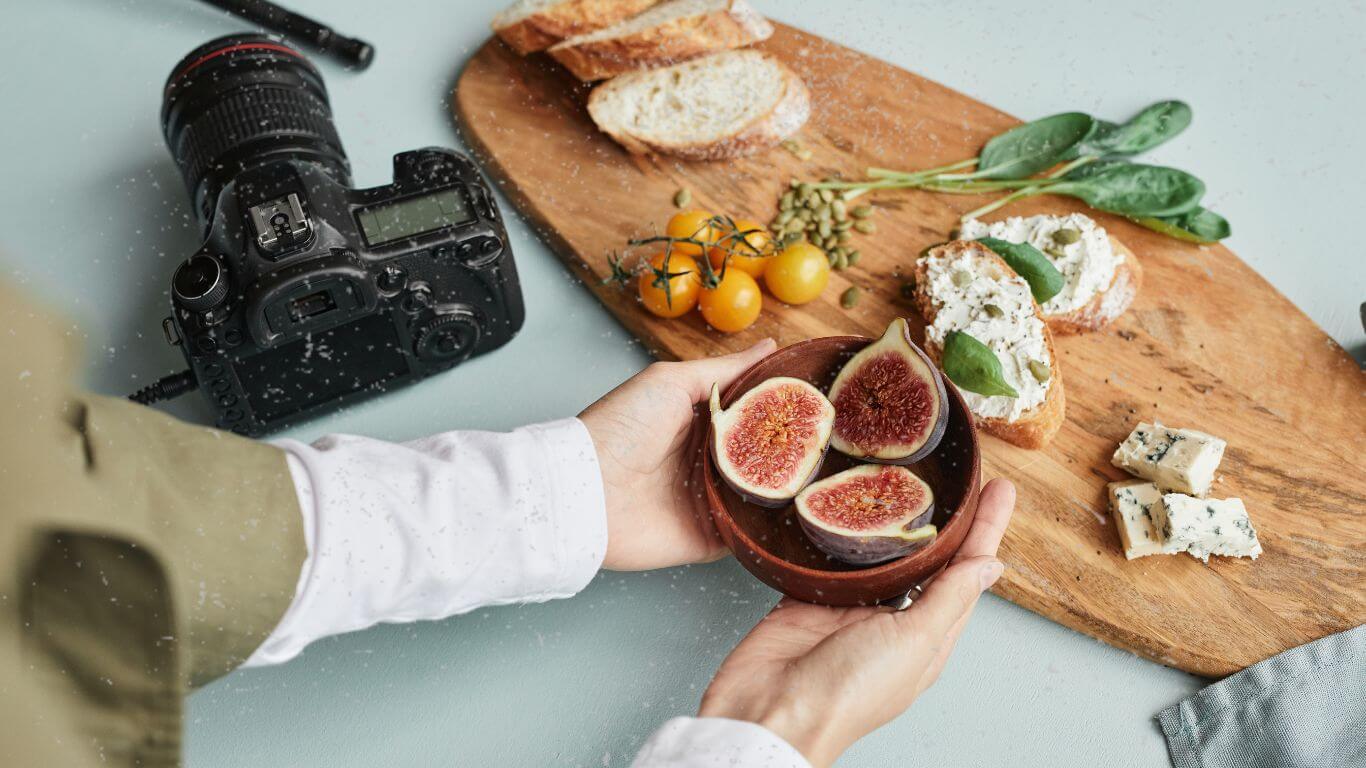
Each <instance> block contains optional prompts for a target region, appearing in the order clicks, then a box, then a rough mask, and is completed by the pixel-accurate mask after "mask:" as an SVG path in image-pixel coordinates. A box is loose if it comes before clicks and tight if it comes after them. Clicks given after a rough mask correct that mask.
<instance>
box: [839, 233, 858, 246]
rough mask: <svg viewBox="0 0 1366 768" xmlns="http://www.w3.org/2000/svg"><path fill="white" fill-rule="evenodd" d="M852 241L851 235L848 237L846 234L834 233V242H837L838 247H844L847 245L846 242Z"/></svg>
mask: <svg viewBox="0 0 1366 768" xmlns="http://www.w3.org/2000/svg"><path fill="white" fill-rule="evenodd" d="M853 239H854V237H853V235H850V234H849V233H848V232H836V233H835V240H836V241H837V242H839V244H840V245H844V244H845V243H847V242H849V241H850V240H853Z"/></svg>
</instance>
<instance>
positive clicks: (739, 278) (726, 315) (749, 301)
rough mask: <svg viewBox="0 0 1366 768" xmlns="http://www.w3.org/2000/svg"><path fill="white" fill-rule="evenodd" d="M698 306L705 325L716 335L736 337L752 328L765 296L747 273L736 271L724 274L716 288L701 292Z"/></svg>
mask: <svg viewBox="0 0 1366 768" xmlns="http://www.w3.org/2000/svg"><path fill="white" fill-rule="evenodd" d="M698 305H699V306H700V307H701V308H702V317H704V318H706V321H707V325H710V326H711V327H713V328H715V329H716V330H718V331H724V332H726V333H735V332H736V331H743V330H744V329H746V328H748V327H750V326H751V325H754V321H755V320H757V319H759V310H761V309H763V306H764V295H763V293H762V292H761V291H760V290H759V284H758V283H756V282H754V278H752V277H750V276H749V274H748V273H746V272H741V271H740V270H738V269H728V270H726V276H725V277H724V278H723V279H722V280H721V282H720V284H719V285H717V286H716V287H715V288H711V289H707V290H704V291H702V296H701V298H699V299H698Z"/></svg>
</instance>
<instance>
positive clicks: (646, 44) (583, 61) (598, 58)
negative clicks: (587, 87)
mask: <svg viewBox="0 0 1366 768" xmlns="http://www.w3.org/2000/svg"><path fill="white" fill-rule="evenodd" d="M772 34H773V25H771V24H769V23H768V21H767V20H765V19H764V17H763V16H760V15H759V12H758V11H756V10H754V8H753V7H752V6H750V5H749V3H747V2H745V0H668V2H665V3H661V4H659V5H656V6H654V7H653V8H650V9H649V10H647V11H645V12H644V13H642V14H640V15H639V16H636V17H634V18H632V19H628V20H626V21H623V22H621V23H619V24H615V25H613V26H610V27H606V28H604V29H599V30H597V31H595V32H590V33H588V34H586V35H579V36H577V37H571V38H569V39H568V40H565V41H564V42H561V43H559V44H557V45H554V46H551V48H550V55H551V56H554V57H555V59H556V60H557V61H559V62H560V63H561V64H563V65H564V66H566V67H568V68H569V71H570V72H573V73H574V75H575V76H576V77H578V78H579V79H580V80H585V81H588V80H602V79H604V78H608V77H615V76H616V75H620V74H622V73H624V72H630V71H632V70H637V69H650V68H653V67H661V66H665V65H668V64H674V63H677V62H680V61H686V60H688V59H693V58H696V57H698V56H702V55H705V54H708V53H713V52H715V51H722V50H726V49H728V48H740V47H743V46H746V45H749V44H751V43H757V42H759V41H761V40H767V39H768V37H769V36H770V35H772Z"/></svg>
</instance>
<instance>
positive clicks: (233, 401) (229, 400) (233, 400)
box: [218, 395, 237, 408]
mask: <svg viewBox="0 0 1366 768" xmlns="http://www.w3.org/2000/svg"><path fill="white" fill-rule="evenodd" d="M218 404H219V405H221V406H223V407H224V408H227V407H229V406H233V405H237V396H236V395H223V396H222V397H220V398H218Z"/></svg>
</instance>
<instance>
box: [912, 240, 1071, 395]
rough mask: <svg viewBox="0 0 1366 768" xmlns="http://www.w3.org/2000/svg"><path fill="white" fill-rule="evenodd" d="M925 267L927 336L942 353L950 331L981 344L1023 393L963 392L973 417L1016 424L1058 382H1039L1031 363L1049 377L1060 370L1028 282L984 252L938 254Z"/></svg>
mask: <svg viewBox="0 0 1366 768" xmlns="http://www.w3.org/2000/svg"><path fill="white" fill-rule="evenodd" d="M925 266H926V276H925V279H926V280H927V281H929V285H928V286H927V287H926V293H927V294H928V296H929V298H930V302H931V303H932V304H933V305H934V307H935V312H936V314H935V318H934V322H933V323H932V324H930V326H929V327H928V328H926V330H925V334H926V336H927V337H928V338H929V340H930V341H931V342H933V343H934V344H935V345H937V346H939V347H940V348H941V349H942V348H943V346H944V339H945V337H946V336H947V335H948V333H949V331H962V332H963V333H966V334H968V335H969V336H972V337H973V338H974V339H977V340H978V341H980V342H982V343H983V344H985V345H986V346H987V347H989V348H990V349H991V351H992V352H995V353H996V357H997V359H999V360H1000V361H1001V372H1002V374H1003V375H1004V377H1005V380H1006V382H1007V383H1009V384H1010V386H1011V387H1013V388H1014V389H1015V391H1016V392H1018V393H1019V397H1009V396H1005V395H993V396H990V397H987V396H984V395H979V394H977V393H976V392H968V391H966V390H962V389H960V391H961V392H962V394H963V400H964V401H965V402H966V403H967V404H968V408H969V409H970V410H971V411H972V412H973V414H974V415H976V416H979V417H986V418H998V419H1004V420H1006V421H1015V420H1017V419H1019V418H1020V416H1021V415H1022V414H1024V413H1025V412H1026V411H1028V410H1029V409H1031V408H1033V407H1035V406H1037V405H1039V404H1040V403H1042V402H1043V401H1044V398H1045V397H1046V396H1047V394H1048V387H1049V385H1050V384H1051V383H1052V380H1053V378H1052V376H1051V375H1050V376H1049V377H1048V378H1047V379H1046V380H1045V381H1042V382H1041V381H1039V380H1038V378H1037V377H1036V376H1035V375H1034V373H1033V372H1032V371H1031V370H1030V367H1029V363H1030V361H1031V360H1032V361H1035V362H1037V363H1043V364H1044V365H1047V366H1048V368H1049V369H1050V371H1051V370H1053V369H1055V368H1056V367H1057V366H1056V365H1055V364H1054V362H1053V360H1051V359H1049V355H1048V343H1047V341H1046V340H1045V336H1044V323H1043V320H1041V319H1040V318H1039V317H1038V315H1037V314H1036V313H1035V311H1034V298H1033V295H1032V294H1031V293H1030V292H1029V284H1028V283H1026V282H1025V281H1024V278H1022V277H1020V276H1019V275H1017V274H1015V273H1014V272H1012V271H1010V270H1009V269H1008V268H1006V267H1005V266H1004V264H1003V263H1001V262H1000V261H999V260H998V259H996V257H995V256H994V255H992V253H991V251H990V250H988V249H987V248H986V247H985V246H982V249H981V252H974V251H967V252H959V253H954V252H952V251H948V252H944V251H940V252H936V253H934V254H932V255H929V256H926V257H925ZM988 305H990V306H991V307H994V309H989V307H988Z"/></svg>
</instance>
